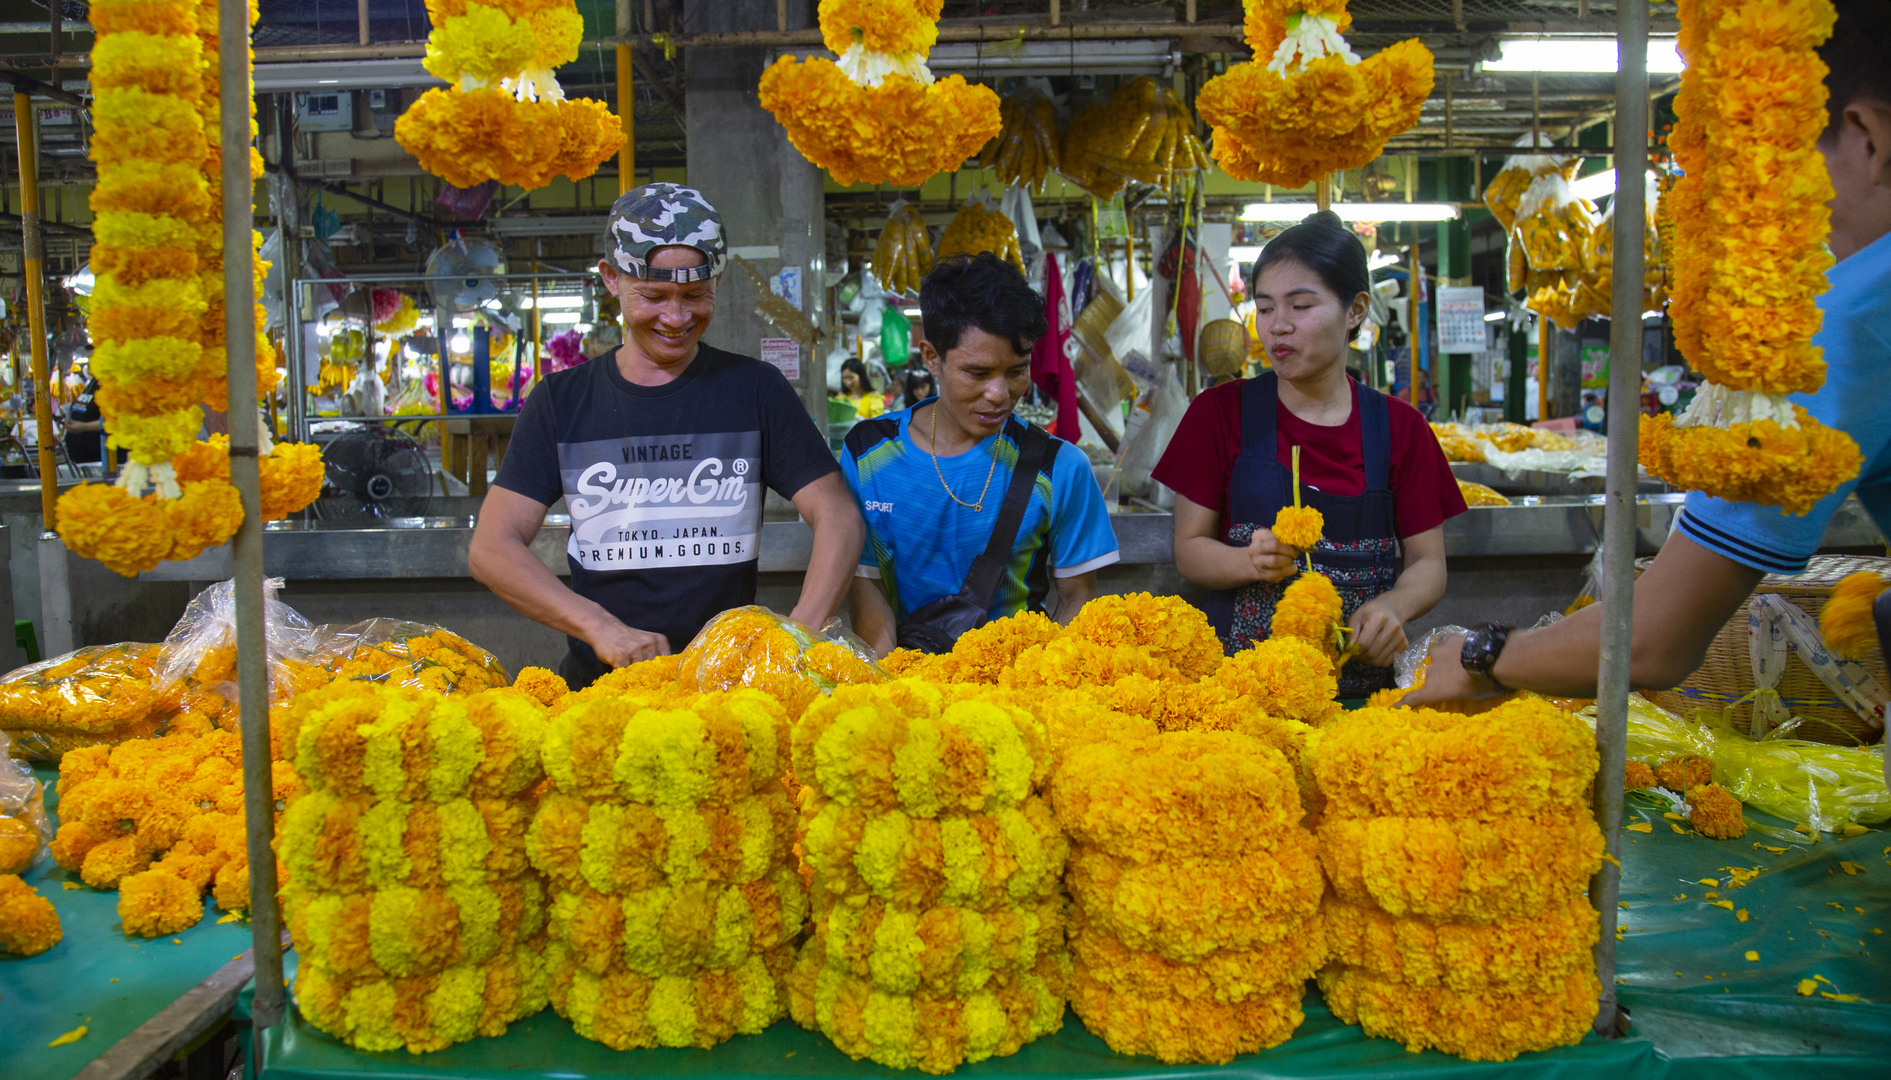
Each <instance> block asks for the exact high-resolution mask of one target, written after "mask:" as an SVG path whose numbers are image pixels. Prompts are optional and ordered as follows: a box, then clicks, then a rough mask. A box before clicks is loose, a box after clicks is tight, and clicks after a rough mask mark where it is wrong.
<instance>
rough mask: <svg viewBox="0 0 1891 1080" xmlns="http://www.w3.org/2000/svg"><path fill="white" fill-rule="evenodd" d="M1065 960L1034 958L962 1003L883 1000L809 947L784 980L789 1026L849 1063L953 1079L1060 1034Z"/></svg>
mask: <svg viewBox="0 0 1891 1080" xmlns="http://www.w3.org/2000/svg"><path fill="white" fill-rule="evenodd" d="M1069 966H1070V960H1069V957H1068V956H1066V955H1064V954H1062V953H1056V954H1052V955H1047V956H1043V957H1040V958H1039V960H1038V963H1037V967H1036V968H1035V969H1033V970H1032V971H1030V972H1027V973H1024V974H1022V975H1017V976H997V977H994V978H993V979H992V980H991V981H990V982H989V983H987V984H986V985H985V987H984V988H983V989H981V990H978V991H976V992H974V993H972V994H970V995H967V996H965V997H962V998H961V997H958V996H956V995H954V996H943V997H942V996H939V995H934V994H927V993H923V992H922V993H918V994H912V995H899V994H886V993H882V992H880V991H877V990H874V989H873V987H872V985H871V984H870V983H868V982H867V981H866V980H864V979H862V978H860V977H858V976H856V975H853V974H852V973H850V972H848V971H846V970H845V969H844V968H840V967H837V966H835V965H833V964H830V963H828V962H827V960H826V957H825V955H824V954H823V952H822V950H821V949H820V948H819V947H818V945H817V944H816V943H813V942H811V943H809V944H808V945H807V946H805V947H804V948H803V949H802V950H801V955H800V957H799V958H797V959H796V961H795V965H794V970H793V971H792V972H791V973H790V974H789V976H788V1002H789V1010H790V1013H791V1015H793V1017H794V1020H795V1023H797V1024H800V1025H801V1026H802V1027H804V1028H808V1029H809V1030H812V1031H819V1032H821V1033H822V1034H824V1035H826V1036H827V1037H828V1038H829V1039H831V1040H833V1043H834V1046H835V1048H836V1049H838V1050H840V1051H841V1052H842V1053H844V1054H846V1055H848V1056H849V1057H852V1058H855V1059H856V1060H858V1059H868V1060H872V1061H875V1062H878V1063H879V1064H881V1065H886V1066H888V1067H891V1068H896V1069H907V1068H915V1067H916V1068H918V1069H919V1070H920V1071H922V1072H928V1073H934V1074H940V1073H947V1072H951V1071H952V1070H953V1069H955V1068H957V1067H958V1066H959V1065H961V1064H967V1063H971V1062H977V1061H983V1060H985V1059H986V1058H989V1057H1003V1056H1006V1055H1009V1054H1015V1053H1017V1051H1018V1049H1019V1048H1020V1047H1022V1046H1023V1045H1024V1044H1025V1043H1027V1042H1030V1041H1031V1040H1033V1039H1037V1038H1040V1037H1042V1036H1044V1035H1050V1034H1053V1033H1055V1032H1056V1031H1057V1030H1058V1029H1060V1028H1061V1027H1063V1022H1064V994H1065V988H1066V986H1067V985H1068V983H1069V978H1070V975H1069Z"/></svg>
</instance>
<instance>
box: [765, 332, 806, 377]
mask: <svg viewBox="0 0 1891 1080" xmlns="http://www.w3.org/2000/svg"><path fill="white" fill-rule="evenodd" d="M762 361H763V362H764V363H768V364H773V365H775V366H776V367H778V368H780V369H781V373H782V374H783V375H786V376H787V377H788V378H790V379H799V378H800V377H801V346H799V345H797V344H795V340H794V339H793V338H785V337H765V338H763V339H762Z"/></svg>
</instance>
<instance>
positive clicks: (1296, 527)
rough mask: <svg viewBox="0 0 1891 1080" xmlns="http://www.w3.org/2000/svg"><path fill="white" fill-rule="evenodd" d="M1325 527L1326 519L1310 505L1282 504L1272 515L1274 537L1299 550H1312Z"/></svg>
mask: <svg viewBox="0 0 1891 1080" xmlns="http://www.w3.org/2000/svg"><path fill="white" fill-rule="evenodd" d="M1325 528H1326V519H1325V518H1324V517H1322V516H1321V514H1320V512H1319V511H1318V510H1315V509H1314V508H1313V507H1311V506H1283V507H1281V508H1280V511H1279V512H1278V513H1276V514H1275V515H1274V530H1273V532H1274V538H1275V539H1277V540H1279V541H1280V542H1281V543H1283V544H1286V545H1287V546H1288V547H1296V548H1299V549H1300V550H1301V551H1311V550H1313V545H1315V544H1317V543H1319V542H1320V534H1321V532H1322V531H1323V530H1324V529H1325Z"/></svg>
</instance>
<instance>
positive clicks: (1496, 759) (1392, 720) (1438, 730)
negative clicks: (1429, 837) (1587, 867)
mask: <svg viewBox="0 0 1891 1080" xmlns="http://www.w3.org/2000/svg"><path fill="white" fill-rule="evenodd" d="M1313 757H1314V761H1313V770H1314V775H1315V776H1317V777H1318V778H1319V781H1320V788H1321V790H1322V791H1323V792H1324V793H1325V794H1326V797H1327V799H1328V804H1327V812H1328V814H1329V815H1334V816H1342V817H1350V816H1374V815H1394V814H1409V815H1418V816H1433V817H1441V818H1485V819H1489V818H1494V817H1498V816H1503V817H1506V818H1511V817H1533V816H1535V815H1537V814H1543V813H1560V812H1565V811H1571V810H1575V809H1577V808H1584V809H1585V812H1586V808H1587V807H1588V805H1589V798H1588V790H1589V783H1590V781H1591V780H1593V779H1594V778H1595V773H1596V768H1597V763H1598V760H1599V759H1598V757H1597V754H1596V748H1595V739H1594V736H1593V735H1592V734H1591V733H1590V732H1589V729H1588V728H1587V727H1586V726H1584V725H1583V723H1582V721H1580V720H1578V719H1576V718H1575V717H1574V716H1571V715H1570V714H1568V713H1566V712H1563V711H1562V710H1560V709H1558V708H1556V707H1555V706H1554V705H1551V704H1550V703H1549V702H1547V701H1544V700H1543V699H1541V698H1534V697H1525V698H1518V699H1517V700H1515V701H1510V702H1506V703H1505V704H1503V705H1500V706H1499V707H1497V708H1495V709H1492V710H1491V711H1489V712H1485V713H1479V714H1477V715H1475V716H1460V715H1454V714H1450V713H1441V712H1436V711H1434V710H1431V709H1371V708H1367V709H1358V710H1355V711H1353V712H1349V713H1346V714H1345V715H1344V716H1342V717H1341V718H1340V720H1339V721H1338V722H1337V723H1335V724H1334V725H1333V726H1332V727H1331V728H1328V729H1327V730H1326V731H1325V732H1324V733H1323V734H1322V736H1321V739H1320V744H1319V750H1318V753H1317V754H1315V755H1313Z"/></svg>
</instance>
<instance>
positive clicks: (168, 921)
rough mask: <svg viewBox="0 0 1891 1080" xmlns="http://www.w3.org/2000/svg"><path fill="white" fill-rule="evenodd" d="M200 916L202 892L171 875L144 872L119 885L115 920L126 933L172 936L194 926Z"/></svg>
mask: <svg viewBox="0 0 1891 1080" xmlns="http://www.w3.org/2000/svg"><path fill="white" fill-rule="evenodd" d="M203 917H204V902H203V896H202V894H201V891H200V890H199V889H198V887H197V886H195V885H192V884H191V883H190V882H188V881H185V880H184V879H183V878H181V877H178V876H176V875H174V874H170V873H167V872H165V871H163V870H146V871H145V872H143V873H141V874H132V875H130V876H128V877H126V878H125V879H124V880H123V881H121V882H119V884H118V919H119V922H121V923H123V924H124V927H125V933H127V934H139V935H141V936H143V937H157V936H158V935H160V934H175V933H178V932H180V931H183V930H188V929H189V928H191V927H193V926H195V925H197V922H198V920H200V919H202V918H203Z"/></svg>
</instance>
